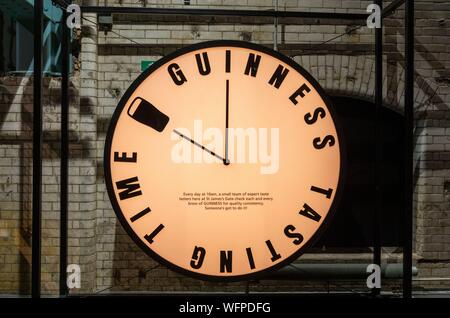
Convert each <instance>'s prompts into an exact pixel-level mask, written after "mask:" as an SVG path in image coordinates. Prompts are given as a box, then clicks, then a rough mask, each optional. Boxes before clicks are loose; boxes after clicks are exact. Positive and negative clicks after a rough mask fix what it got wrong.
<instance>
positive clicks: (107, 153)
mask: <svg viewBox="0 0 450 318" xmlns="http://www.w3.org/2000/svg"><path fill="white" fill-rule="evenodd" d="M212 47H238V48H246V49H249V50H254V51H257V52H261V53H265V54H268V55H270V56H272V57H274V58H276V59H278V60H281V61H283V62H284V63H286V64H287V65H289V66H290V67H292V68H293V69H295V70H296V71H297V72H299V73H300V74H301V75H302V76H303V77H304V78H305V79H306V80H307V81H308V82H309V83H310V84H311V85H312V86H313V87H314V89H315V90H316V91H317V92H318V93H319V94H320V96H321V98H322V99H323V100H324V102H325V104H326V106H327V108H328V110H329V112H330V115H331V118H332V120H333V123H334V126H335V129H336V133H337V137H338V140H339V152H340V173H339V180H338V184H337V187H336V193H335V197H334V200H333V202H332V204H331V206H330V209H329V211H328V214H327V216H326V217H325V219H324V220H323V222H322V224H321V225H320V226H319V228H318V229H317V230H316V232H315V233H314V234H313V236H312V237H311V239H310V240H309V241H308V242H306V243H305V244H304V245H303V246H302V247H301V248H299V249H298V250H297V251H296V252H295V253H293V254H292V255H291V256H289V257H287V258H285V259H284V260H282V261H280V262H279V263H277V264H275V265H273V266H271V267H268V268H266V269H263V270H260V271H255V272H252V273H248V274H244V275H234V276H220V275H207V274H202V273H197V272H193V271H190V270H187V269H185V268H182V267H180V266H178V265H176V264H173V263H171V262H170V261H168V260H166V259H164V258H162V257H161V256H159V255H158V254H157V253H156V252H154V251H153V250H152V249H151V248H150V247H148V246H147V245H146V244H145V243H144V242H143V241H142V240H141V239H140V238H139V237H138V236H137V235H136V234H135V232H134V231H133V230H132V228H131V227H130V225H129V224H128V221H127V220H126V219H125V218H124V216H123V214H122V211H121V209H120V206H119V204H118V202H117V199H116V196H115V192H114V188H113V184H112V179H111V173H110V169H111V166H110V158H111V144H112V137H113V135H114V130H115V127H116V124H117V120H118V118H119V116H120V114H121V113H122V111H123V108H124V107H125V104H126V102H127V101H128V99H129V98H130V96H131V95H132V94H133V92H134V91H135V90H136V88H138V87H139V85H140V84H141V83H142V82H143V81H144V80H145V79H146V78H147V77H148V76H149V75H150V74H152V73H153V72H154V71H155V70H157V69H158V68H160V67H161V66H162V65H164V64H166V63H167V62H169V61H171V60H173V59H175V58H177V57H179V56H181V55H184V54H186V53H189V52H192V51H197V50H201V49H206V48H212ZM336 119H337V115H336V111H335V110H334V107H333V105H332V103H331V101H330V99H329V98H328V96H327V94H326V93H325V91H324V90H323V89H322V87H321V86H320V85H319V83H318V82H317V81H316V80H315V79H314V77H312V76H311V75H310V74H309V73H308V72H307V71H306V70H305V69H304V68H303V67H301V66H300V65H299V64H297V63H296V62H295V61H294V60H292V59H291V58H289V57H287V56H285V55H283V54H281V53H279V52H276V51H274V50H272V49H270V48H268V47H265V46H262V45H259V44H255V43H250V42H244V41H236V40H216V41H207V42H201V43H197V44H193V45H189V46H186V47H183V48H181V49H179V50H176V51H174V52H173V53H170V54H168V55H166V56H164V57H163V58H161V59H159V60H158V61H156V62H155V63H153V64H152V65H151V66H150V67H149V68H147V69H146V70H145V71H144V72H143V73H142V74H140V75H139V76H138V77H137V79H136V80H135V81H134V82H133V83H132V84H131V86H130V87H129V88H128V89H127V91H126V92H125V94H124V95H123V96H122V98H121V99H120V101H119V104H118V106H117V107H116V109H115V111H114V114H113V115H112V118H111V121H110V124H109V128H108V131H107V135H106V141H105V149H104V175H105V183H106V188H107V191H108V195H109V198H110V201H111V203H112V206H113V209H114V212H115V214H116V216H117V218H118V219H119V221H120V223H121V225H122V227H123V228H124V229H125V230H126V232H127V234H128V235H129V236H130V237H131V238H132V239H133V241H134V242H135V243H136V244H137V245H138V246H139V247H140V248H141V249H142V250H143V251H144V252H145V253H146V254H147V255H149V256H150V257H152V258H153V259H154V260H156V261H158V262H159V263H160V264H162V265H164V266H167V267H168V268H169V269H171V270H173V271H175V272H178V273H180V274H184V275H186V276H190V277H193V278H197V279H201V280H206V281H216V282H235V281H244V280H255V279H260V278H262V277H264V276H267V275H268V274H270V273H273V272H275V271H277V270H279V269H280V268H282V267H284V266H286V265H288V264H290V263H291V262H292V261H294V260H295V259H297V258H298V257H299V256H300V255H302V254H303V253H304V251H305V250H307V249H308V248H309V247H311V246H312V245H314V243H315V242H316V241H317V240H318V238H319V237H320V236H321V234H322V233H323V232H324V231H325V230H326V228H327V227H328V226H329V225H330V221H331V220H332V219H333V216H334V214H335V212H336V210H337V207H338V205H339V202H340V200H341V197H342V192H343V190H344V185H345V178H346V174H347V170H346V158H347V156H346V146H345V141H344V139H343V138H342V137H343V130H342V126H341V125H340V123H339V121H338V120H336Z"/></svg>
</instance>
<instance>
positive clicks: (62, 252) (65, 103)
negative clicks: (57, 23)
mask: <svg viewBox="0 0 450 318" xmlns="http://www.w3.org/2000/svg"><path fill="white" fill-rule="evenodd" d="M67 16H68V14H67V12H66V11H65V10H63V15H62V21H61V27H62V39H61V55H62V56H61V63H62V68H61V73H62V74H61V76H62V79H61V143H60V149H61V163H60V169H61V182H60V236H59V256H60V262H59V295H60V296H67V293H68V290H67V283H66V281H67V245H68V244H67V234H68V233H67V221H68V183H69V178H68V174H69V127H68V123H69V28H68V27H67V24H66V20H67Z"/></svg>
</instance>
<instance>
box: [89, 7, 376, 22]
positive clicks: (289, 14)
mask: <svg viewBox="0 0 450 318" xmlns="http://www.w3.org/2000/svg"><path fill="white" fill-rule="evenodd" d="M81 12H84V13H103V14H112V13H137V14H164V15H210V16H214V15H216V16H218V15H220V16H251V17H273V18H315V19H341V20H364V19H367V17H368V14H366V13H334V12H303V11H276V10H226V9H179V8H149V7H101V6H82V7H81Z"/></svg>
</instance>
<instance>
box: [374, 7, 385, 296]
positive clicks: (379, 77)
mask: <svg viewBox="0 0 450 318" xmlns="http://www.w3.org/2000/svg"><path fill="white" fill-rule="evenodd" d="M375 4H376V5H378V6H379V7H380V12H381V10H382V9H383V1H382V0H375ZM382 34H383V18H382V17H380V27H376V28H375V125H374V126H375V127H374V135H375V163H374V174H375V175H374V181H375V209H374V220H373V225H374V226H373V263H374V264H377V265H379V266H381V231H382V228H381V224H382V221H381V212H382V202H383V200H382V199H383V197H382V191H383V185H382V182H383V180H382V178H381V175H382V174H381V173H380V172H381V169H380V168H381V164H382V160H383V153H382V151H383V135H382V127H381V126H382V123H383V119H382V118H381V114H382V113H381V111H382V109H381V108H382V107H383V36H382ZM373 293H374V294H375V295H378V294H380V289H379V288H374V289H373Z"/></svg>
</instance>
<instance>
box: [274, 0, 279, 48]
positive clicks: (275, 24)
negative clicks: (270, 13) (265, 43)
mask: <svg viewBox="0 0 450 318" xmlns="http://www.w3.org/2000/svg"><path fill="white" fill-rule="evenodd" d="M274 2H275V3H274V4H275V11H276V12H278V0H274ZM273 24H274V29H275V31H274V33H273V49H274V51H278V17H275V19H274V21H273Z"/></svg>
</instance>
